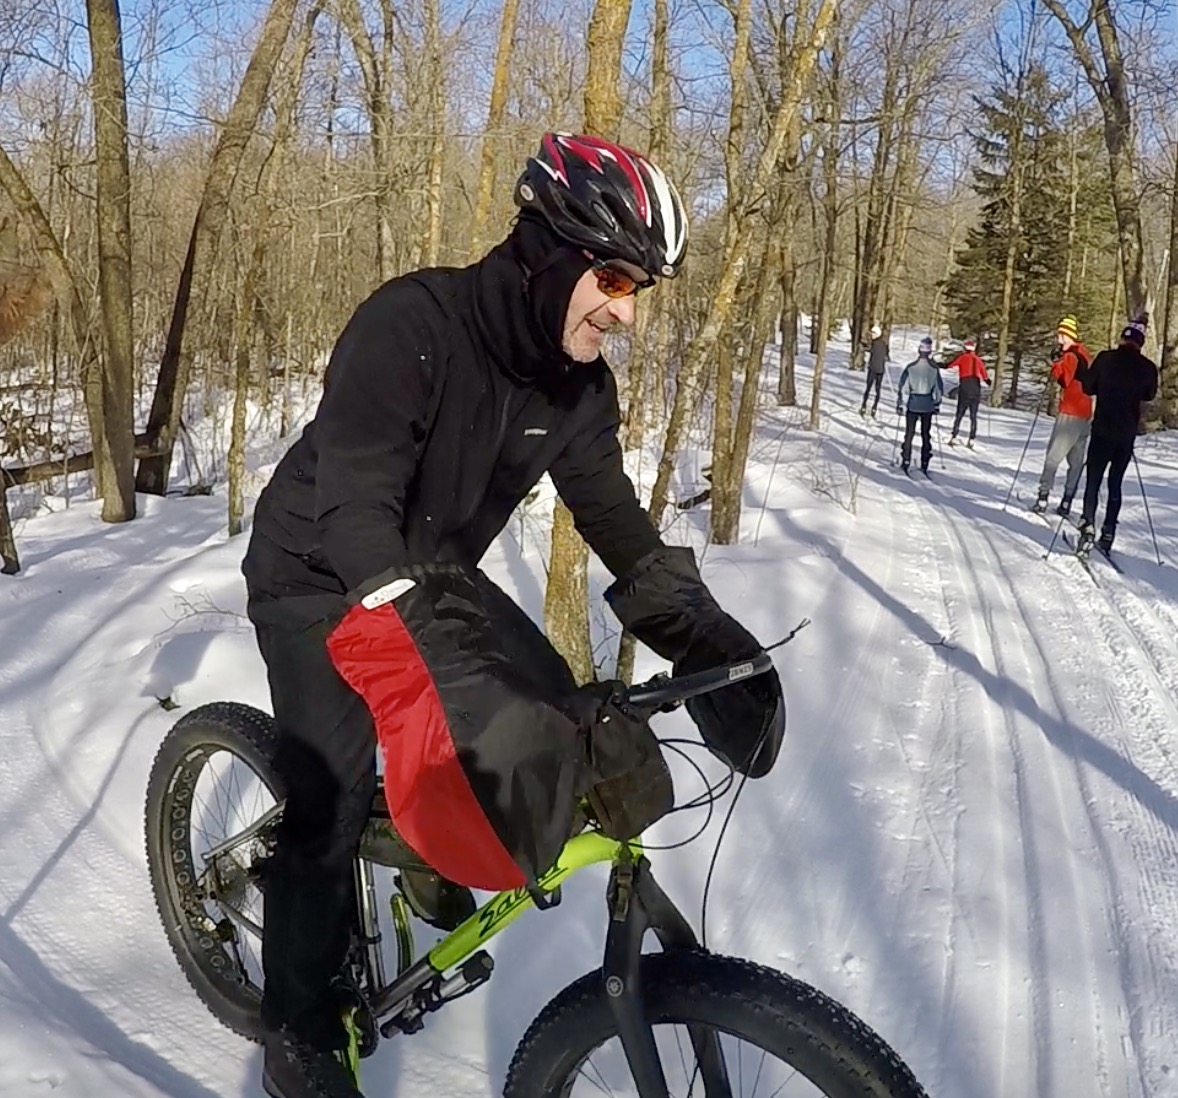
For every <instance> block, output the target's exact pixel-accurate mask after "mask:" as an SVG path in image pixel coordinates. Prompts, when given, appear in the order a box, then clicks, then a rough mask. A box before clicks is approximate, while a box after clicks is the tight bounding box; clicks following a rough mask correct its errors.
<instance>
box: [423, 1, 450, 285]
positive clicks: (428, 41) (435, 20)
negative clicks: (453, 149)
mask: <svg viewBox="0 0 1178 1098" xmlns="http://www.w3.org/2000/svg"><path fill="white" fill-rule="evenodd" d="M438 2H439V0H426V4H425V13H426V23H425V27H426V37H425V48H426V65H427V66H428V71H429V75H428V79H429V119H430V151H429V180H428V182H427V184H426V194H427V196H428V197H427V210H426V225H427V233H426V243H425V262H426V266H428V267H436V266H437V265H438V258H439V256H440V254H441V250H442V199H443V194H442V179H443V176H444V174H445V169H446V79H445V72H446V66H445V61H444V60H443V58H442V48H443V47H442V29H441V16H440V14H439V12H438Z"/></svg>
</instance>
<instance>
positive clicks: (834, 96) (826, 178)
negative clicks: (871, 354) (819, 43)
mask: <svg viewBox="0 0 1178 1098" xmlns="http://www.w3.org/2000/svg"><path fill="white" fill-rule="evenodd" d="M838 79H839V74H838V54H837V52H836V53H835V56H834V58H833V66H832V71H831V106H830V118H831V122H830V125H829V126H828V127H827V133H826V144H825V146H824V148H823V150H822V185H823V192H824V193H823V202H822V211H823V215H824V218H825V222H826V225H825V228H826V236H825V239H824V240H823V244H822V283H821V289H820V290H819V291H818V317H817V323H818V325H819V331H820V333H821V338H820V340H819V343H818V354H817V355H816V356H815V358H814V386H813V389H812V390H811V393H810V430H811V431H817V430H818V426H819V423H820V422H821V408H822V369H823V366H824V365H825V363H826V332H827V330H828V329H829V327H830V292H831V282H832V280H833V276H834V257H835V247H836V242H837V239H838V216H839V203H838V148H839V126H838V121H837V120H838V116H839V111H840V110H841V109H842V108H841V101H840V96H839V87H838Z"/></svg>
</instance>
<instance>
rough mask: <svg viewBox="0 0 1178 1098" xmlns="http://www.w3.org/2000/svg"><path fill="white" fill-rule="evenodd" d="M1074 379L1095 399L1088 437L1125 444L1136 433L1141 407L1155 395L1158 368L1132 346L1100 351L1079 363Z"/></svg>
mask: <svg viewBox="0 0 1178 1098" xmlns="http://www.w3.org/2000/svg"><path fill="white" fill-rule="evenodd" d="M1076 380H1077V381H1079V382H1080V384H1081V386H1082V387H1083V389H1084V392H1086V393H1087V394H1088V395H1089V396H1094V397H1096V413H1095V415H1094V416H1093V418H1092V434H1093V435H1097V436H1100V437H1102V438H1111V439H1118V440H1120V441H1122V442H1127V441H1129V440H1130V439H1132V438H1134V437H1135V436H1136V434H1137V430H1138V426H1139V423H1140V419H1141V405H1142V404H1144V403H1146V402H1147V401H1150V400H1153V398H1154V397H1155V396H1157V392H1158V368H1157V366H1155V365H1154V363H1153V362H1152V361H1151V360H1150V359H1148V358H1146V357H1145V355H1143V354H1142V353H1141V352H1140V351H1137V350H1135V349H1134V348H1132V347H1124V346H1121V347H1114V348H1112V349H1111V350H1106V351H1101V352H1100V354H1098V355H1097V356H1096V357H1095V358H1094V359H1093V360H1092V361H1091V362H1090V363H1087V364H1086V363H1083V362H1081V363H1080V365H1079V366H1078V367H1077V369H1076Z"/></svg>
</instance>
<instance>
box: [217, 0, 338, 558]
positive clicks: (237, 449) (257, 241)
mask: <svg viewBox="0 0 1178 1098" xmlns="http://www.w3.org/2000/svg"><path fill="white" fill-rule="evenodd" d="M321 11H322V9H321V8H320V6H319V5H318V4H316V5H315V6H314V7H312V8H311V10H310V11H309V12H308V13H307V18H306V20H305V21H304V23H303V26H302V29H301V30H300V31H299V36H298V38H297V39H296V40H295V46H294V51H293V55H292V59H291V63H290V66H289V70H288V74H287V79H286V81H285V83H284V84H283V85H282V86H281V87H280V89H279V94H278V102H277V105H276V107H275V110H274V145H273V150H272V152H271V155H270V157H269V159H268V160H267V161H266V164H265V167H264V168H263V170H262V177H261V179H260V180H259V181H258V190H259V191H260V192H261V211H260V214H259V216H258V217H257V218H256V219H255V223H254V226H253V230H254V243H253V249H252V254H251V256H250V263H249V266H248V267H247V268H246V273H245V280H244V282H243V284H242V290H241V300H240V302H239V304H238V310H237V322H236V325H235V331H236V335H237V347H236V351H235V364H234V365H235V369H234V392H233V422H232V426H231V428H230V436H229V461H228V466H229V468H228V472H229V536H230V537H236V536H237V535H238V534H240V533H241V531H242V519H243V516H244V512H245V448H246V438H245V412H246V406H247V404H248V403H249V381H250V363H251V359H252V351H253V347H254V338H253V325H252V323H251V319H252V317H253V315H254V313H255V304H256V302H257V298H258V291H259V288H260V286H261V283H262V278H263V275H264V273H265V269H266V254H267V245H268V237H269V233H270V228H271V226H272V224H273V222H274V215H275V212H276V209H277V205H278V201H277V191H278V185H279V183H280V181H281V180H282V179H283V177H284V176H285V174H286V167H287V164H288V163H289V160H290V138H291V132H292V130H293V129H294V109H295V104H296V102H297V101H298V97H299V88H300V86H301V84H302V82H303V72H304V70H305V69H306V67H307V57H308V55H309V54H310V52H311V40H312V37H313V35H314V31H315V22H316V20H317V19H318V18H319V15H320V13H321ZM287 342H288V344H289V334H288V337H287ZM290 368H291V357H290V354H289V353H288V354H287V356H286V362H285V366H284V370H283V374H284V377H285V378H286V385H287V388H289V377H290ZM285 413H286V407H285V401H284V403H283V421H284V422H283V424H282V425H281V426H282V433H283V434H285V433H286V432H285Z"/></svg>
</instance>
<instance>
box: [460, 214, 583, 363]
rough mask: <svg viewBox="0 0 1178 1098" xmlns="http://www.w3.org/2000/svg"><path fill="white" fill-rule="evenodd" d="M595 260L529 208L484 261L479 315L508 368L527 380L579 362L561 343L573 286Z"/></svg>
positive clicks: (490, 345) (500, 360)
mask: <svg viewBox="0 0 1178 1098" xmlns="http://www.w3.org/2000/svg"><path fill="white" fill-rule="evenodd" d="M591 262H592V261H591V260H590V259H589V258H588V257H587V256H586V255H585V253H584V252H583V251H581V250H580V249H579V248H577V247H575V246H574V245H571V244H568V243H566V242H565V241H563V240H561V239H560V237H558V236H557V235H556V234H555V233H554V232H553V231H552V230H551V229H550V228H549V227H548V225H547V223H546V222H544V221H542V220H541V219H540V218H538V217H535V216H533V215H531V214H529V213H528V212H526V211H525V212H524V213H522V214H521V215H520V217H519V220H518V221H517V222H516V224H515V226H514V227H513V228H512V230H511V233H510V234H509V235H508V237H507V239H506V240H504V241H503V242H502V243H500V244H498V245H496V246H495V247H494V248H492V249H491V251H490V252H489V253H488V254H487V255H486V256H485V257H484V258H483V259H482V260H481V261H480V262H479V263H478V273H477V276H476V283H475V301H474V313H475V321H476V323H477V325H478V328H479V331H480V332H481V333H482V335H483V338H484V339H485V340H486V342H487V346H488V348H489V349H490V351H491V353H492V355H493V356H494V357H495V359H496V361H497V362H498V363H499V365H500V367H501V368H502V369H503V370H504V371H505V372H507V373H508V374H510V375H511V376H513V377H515V378H517V379H518V380H521V381H527V382H546V381H558V380H559V379H561V378H563V377H564V375H565V374H567V373H568V371H569V370H571V369H572V368H573V366H574V365H575V363H574V362H573V360H572V359H571V358H569V356H568V355H566V354H565V353H564V351H563V349H562V348H561V340H562V338H563V336H564V322H565V315H566V314H567V312H568V307H569V299H570V298H571V297H572V293H573V287H574V286H576V284H577V282H578V280H579V279H580V278H581V276H582V275H583V274H584V273H585V272H586V271H587V270H588V269H589V267H590V265H591Z"/></svg>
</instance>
